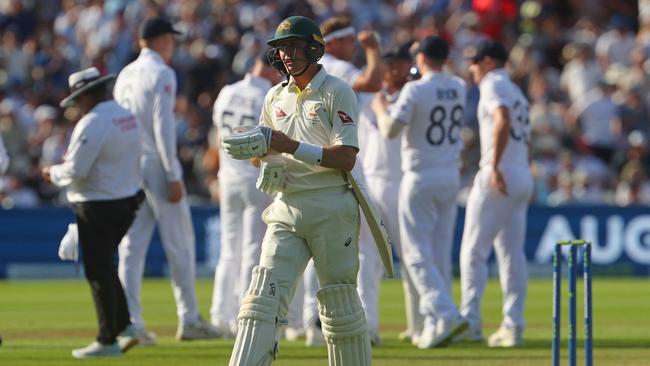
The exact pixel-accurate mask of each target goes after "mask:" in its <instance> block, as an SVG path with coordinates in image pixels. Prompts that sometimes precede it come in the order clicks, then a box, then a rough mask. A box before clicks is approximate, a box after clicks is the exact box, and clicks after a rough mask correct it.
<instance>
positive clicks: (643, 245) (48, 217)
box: [0, 206, 650, 277]
mask: <svg viewBox="0 0 650 366" xmlns="http://www.w3.org/2000/svg"><path fill="white" fill-rule="evenodd" d="M215 215H218V209H217V208H213V207H193V208H192V218H193V221H194V230H195V233H196V246H197V247H196V256H197V262H199V263H200V264H204V263H207V264H208V265H209V266H210V267H212V266H214V264H215V263H214V261H215V258H216V257H217V253H216V252H215V251H218V248H216V247H218V244H216V243H215V241H218V232H216V231H218V226H219V225H218V222H217V221H216V220H215V219H214V217H215ZM73 219H74V218H73V215H72V212H71V211H70V210H69V209H67V208H38V209H12V210H0V277H6V276H7V268H9V266H11V265H16V264H18V265H21V264H23V265H24V264H56V263H61V262H60V261H59V258H58V256H57V251H58V245H59V242H60V240H61V238H62V237H63V234H64V233H65V230H66V228H67V225H68V224H69V223H70V222H72V221H73ZM463 219H464V210H462V209H461V210H459V211H458V220H457V225H456V245H455V251H454V263H458V262H457V261H458V251H459V248H458V247H459V243H460V237H461V234H462V225H463V221H464V220H463ZM571 239H586V240H590V241H592V242H593V250H592V260H593V263H594V272H595V273H596V274H612V275H632V274H633V275H643V276H648V275H649V274H650V207H641V206H638V207H626V208H620V207H610V206H562V207H541V206H532V207H530V209H529V211H528V225H527V231H526V257H527V258H528V260H529V262H531V263H537V264H546V263H550V261H551V255H552V252H553V248H554V245H555V242H556V241H558V240H571ZM165 267H166V260H165V256H164V252H163V249H162V246H161V244H160V239H159V238H158V236H157V235H154V238H153V242H152V244H151V246H150V248H149V252H148V254H147V264H146V274H147V275H149V276H161V275H163V274H164V273H165V272H164V271H165Z"/></svg>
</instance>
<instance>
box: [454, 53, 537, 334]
mask: <svg viewBox="0 0 650 366" xmlns="http://www.w3.org/2000/svg"><path fill="white" fill-rule="evenodd" d="M475 51H476V52H475V54H474V55H473V57H472V58H471V61H472V64H471V66H470V68H469V70H470V72H471V74H472V77H473V79H474V81H475V82H476V83H477V84H478V85H479V89H480V92H481V97H480V99H479V104H478V121H479V129H480V130H479V132H480V141H481V160H480V163H479V168H480V169H479V172H478V173H477V175H476V178H475V179H474V185H473V186H472V189H471V191H470V194H469V199H468V201H467V211H466V213H465V228H464V231H463V241H462V244H461V251H460V279H461V313H462V314H463V316H464V317H465V319H467V320H468V321H469V324H470V328H469V330H468V331H467V333H466V338H468V339H472V340H480V339H482V334H481V297H482V296H483V291H484V289H485V283H486V281H487V277H488V268H487V260H488V257H489V256H490V252H491V249H492V245H493V244H494V248H495V250H496V258H497V261H498V263H499V277H500V279H501V288H502V290H503V321H502V322H501V327H500V328H499V330H497V331H496V332H495V333H494V334H492V335H491V336H490V338H489V339H488V345H489V346H490V347H513V346H518V345H521V344H522V343H523V339H522V333H523V329H524V300H525V298H526V287H527V280H528V279H527V277H528V276H527V272H526V257H525V255H524V235H525V232H526V210H527V208H528V200H529V199H530V195H531V193H532V189H533V180H532V176H531V173H530V169H529V167H528V164H529V160H528V159H529V151H528V147H529V146H528V145H529V136H530V126H529V124H528V101H527V100H526V98H525V97H524V94H523V93H522V92H521V90H520V89H519V87H517V86H516V85H515V84H514V83H513V82H512V81H511V80H510V77H509V76H508V73H507V72H506V70H505V68H504V65H505V63H506V61H507V59H508V53H507V51H506V50H505V48H504V47H503V46H502V45H501V44H499V43H497V42H493V41H484V42H482V43H480V44H479V45H478V46H477V48H476V50H475Z"/></svg>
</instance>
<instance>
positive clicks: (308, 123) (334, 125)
mask: <svg viewBox="0 0 650 366" xmlns="http://www.w3.org/2000/svg"><path fill="white" fill-rule="evenodd" d="M358 114H359V112H358V106H357V98H356V96H355V95H354V92H353V91H352V88H351V87H350V86H349V85H347V84H346V83H345V82H344V81H343V80H341V79H339V78H336V77H334V76H331V75H328V74H327V72H326V71H325V69H324V68H321V69H320V71H318V73H317V74H316V75H315V76H314V78H313V79H312V80H311V82H310V83H309V84H308V85H307V86H306V87H305V89H304V90H302V91H301V90H300V89H299V88H298V86H297V85H296V83H295V81H294V79H293V78H290V80H289V82H288V83H281V84H278V85H276V86H274V87H273V88H271V90H269V92H268V94H267V95H266V99H265V100H264V107H263V108H262V114H261V116H260V124H261V125H263V126H268V127H271V128H273V129H275V130H280V131H282V132H284V133H285V134H287V135H288V136H289V137H291V138H293V139H295V140H298V141H304V142H308V143H310V144H314V145H320V146H327V145H346V146H353V147H356V148H358V147H359V145H358V140H357V118H358ZM283 155H284V157H285V158H286V160H287V173H286V174H287V185H286V187H285V189H284V191H283V192H286V193H294V192H300V191H306V190H314V189H321V188H330V187H338V186H343V185H347V183H346V181H345V180H344V178H343V172H342V171H340V170H336V169H330V168H325V167H322V166H317V165H310V164H307V163H304V162H302V161H300V160H296V159H294V158H293V155H290V154H283Z"/></svg>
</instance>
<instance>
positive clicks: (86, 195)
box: [50, 100, 141, 202]
mask: <svg viewBox="0 0 650 366" xmlns="http://www.w3.org/2000/svg"><path fill="white" fill-rule="evenodd" d="M140 146H141V143H140V128H139V127H138V122H137V120H136V119H135V116H133V114H131V112H129V111H128V110H126V109H124V108H122V107H120V106H119V105H118V104H117V103H116V102H115V101H114V100H107V101H104V102H101V103H99V104H97V105H96V106H95V107H94V108H93V109H92V110H91V111H90V112H88V114H86V115H85V116H84V117H83V118H81V119H80V120H79V122H77V124H76V126H75V127H74V130H73V131H72V137H71V138H70V144H69V145H68V150H67V152H66V153H65V156H64V159H63V163H62V164H59V165H53V166H52V167H51V168H50V177H51V179H52V183H54V184H55V185H56V186H59V187H67V192H66V193H67V197H68V201H70V202H87V201H105V200H115V199H119V198H125V197H130V196H133V195H134V194H135V193H136V192H137V191H138V189H139V188H140V180H141V174H140Z"/></svg>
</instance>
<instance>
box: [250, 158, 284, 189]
mask: <svg viewBox="0 0 650 366" xmlns="http://www.w3.org/2000/svg"><path fill="white" fill-rule="evenodd" d="M286 169H287V163H286V161H285V160H284V158H282V156H280V155H271V156H267V157H266V158H265V159H264V160H263V161H262V166H261V169H260V175H259V177H257V182H256V183H255V187H257V189H259V190H260V191H262V192H264V193H266V194H274V193H276V192H282V190H284V187H285V185H286V183H287V178H286Z"/></svg>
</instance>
